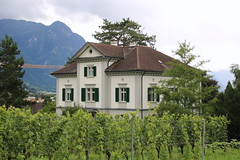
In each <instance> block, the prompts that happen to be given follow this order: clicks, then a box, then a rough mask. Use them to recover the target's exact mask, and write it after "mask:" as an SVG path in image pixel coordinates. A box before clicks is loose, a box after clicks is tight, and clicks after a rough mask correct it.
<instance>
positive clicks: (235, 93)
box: [215, 65, 240, 140]
mask: <svg viewBox="0 0 240 160" xmlns="http://www.w3.org/2000/svg"><path fill="white" fill-rule="evenodd" d="M231 72H232V73H233V74H234V76H235V80H234V82H233V84H232V83H230V82H228V85H227V87H226V89H225V91H224V92H222V93H220V94H219V96H218V103H217V105H216V108H215V114H216V115H225V116H227V117H228V119H229V120H230V124H229V125H228V139H229V140H231V139H237V140H240V123H239V122H240V116H239V115H240V83H239V80H240V68H239V65H232V66H231Z"/></svg>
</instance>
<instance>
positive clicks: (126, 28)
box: [93, 18, 156, 47]
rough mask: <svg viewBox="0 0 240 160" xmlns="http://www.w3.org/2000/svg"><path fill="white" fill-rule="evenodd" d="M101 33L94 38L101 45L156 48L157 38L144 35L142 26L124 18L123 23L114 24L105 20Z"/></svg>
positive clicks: (97, 33)
mask: <svg viewBox="0 0 240 160" xmlns="http://www.w3.org/2000/svg"><path fill="white" fill-rule="evenodd" d="M99 28H100V29H101V32H95V34H93V36H94V38H95V39H97V40H98V41H100V43H105V44H111V42H116V43H117V45H118V46H129V45H130V44H139V45H145V46H150V47H154V45H155V42H156V36H155V35H153V36H148V35H147V34H146V33H143V31H142V29H141V25H139V24H138V23H137V22H135V21H133V20H130V19H129V18H123V20H122V21H121V22H115V23H112V22H110V21H108V20H107V19H103V25H102V26H99Z"/></svg>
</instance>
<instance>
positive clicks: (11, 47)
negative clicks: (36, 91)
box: [0, 35, 28, 107]
mask: <svg viewBox="0 0 240 160" xmlns="http://www.w3.org/2000/svg"><path fill="white" fill-rule="evenodd" d="M19 54H20V50H19V49H18V46H17V43H16V42H14V41H13V39H12V38H11V37H9V36H7V35H6V36H5V39H4V40H2V41H1V43H0V91H1V92H0V106H2V105H6V106H7V107H9V106H15V107H19V106H21V105H22V104H23V102H24V100H23V99H24V98H25V97H26V95H27V94H28V93H27V91H25V90H24V88H23V86H22V85H23V81H22V80H21V78H22V77H23V75H24V71H22V65H23V64H24V60H23V58H22V57H20V58H18V57H17V56H18V55H19Z"/></svg>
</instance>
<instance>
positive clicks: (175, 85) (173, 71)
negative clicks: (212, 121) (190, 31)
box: [157, 41, 216, 113]
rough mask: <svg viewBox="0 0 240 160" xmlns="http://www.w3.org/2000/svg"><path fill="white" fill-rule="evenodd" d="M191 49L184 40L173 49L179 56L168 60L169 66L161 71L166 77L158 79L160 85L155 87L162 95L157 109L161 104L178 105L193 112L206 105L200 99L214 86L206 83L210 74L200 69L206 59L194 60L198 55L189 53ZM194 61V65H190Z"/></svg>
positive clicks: (164, 105) (210, 91)
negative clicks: (176, 58)
mask: <svg viewBox="0 0 240 160" xmlns="http://www.w3.org/2000/svg"><path fill="white" fill-rule="evenodd" d="M193 49H194V47H191V45H190V43H187V42H186V41H184V42H183V43H179V49H177V50H176V51H173V52H174V54H175V56H177V57H179V58H178V60H173V61H171V62H169V63H168V66H169V68H168V69H166V70H165V71H164V73H163V75H164V76H166V77H167V78H166V80H163V81H160V87H159V88H158V89H157V92H158V93H159V94H160V95H162V102H161V104H160V109H159V111H163V110H162V109H163V108H162V109H161V106H162V107H164V108H166V106H175V107H176V105H179V106H180V107H181V108H184V109H187V110H190V111H192V112H194V113H202V111H203V108H204V107H206V106H207V104H204V103H202V101H203V100H204V99H207V98H208V97H209V96H211V94H212V93H213V91H214V90H215V89H216V86H215V85H214V84H212V85H211V83H209V84H210V85H208V83H207V82H209V80H210V78H211V76H209V75H207V74H206V71H204V70H201V69H200V67H202V65H203V64H205V63H206V62H207V61H199V62H195V61H196V59H197V58H199V56H197V55H194V54H192V53H191V52H192V51H193ZM194 62H195V64H194V65H193V66H194V67H192V66H190V65H191V64H193V63H194ZM203 86H204V87H203ZM208 102H209V101H208ZM166 104H167V105H166ZM178 108H179V107H178ZM167 110H168V109H167ZM176 112H178V111H176ZM181 112H183V111H181Z"/></svg>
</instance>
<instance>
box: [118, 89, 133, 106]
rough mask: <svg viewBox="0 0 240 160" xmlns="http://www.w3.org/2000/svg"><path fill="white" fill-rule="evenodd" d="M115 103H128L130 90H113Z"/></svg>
mask: <svg viewBox="0 0 240 160" xmlns="http://www.w3.org/2000/svg"><path fill="white" fill-rule="evenodd" d="M115 101H116V102H120V103H127V102H130V88H128V87H118V88H115Z"/></svg>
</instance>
